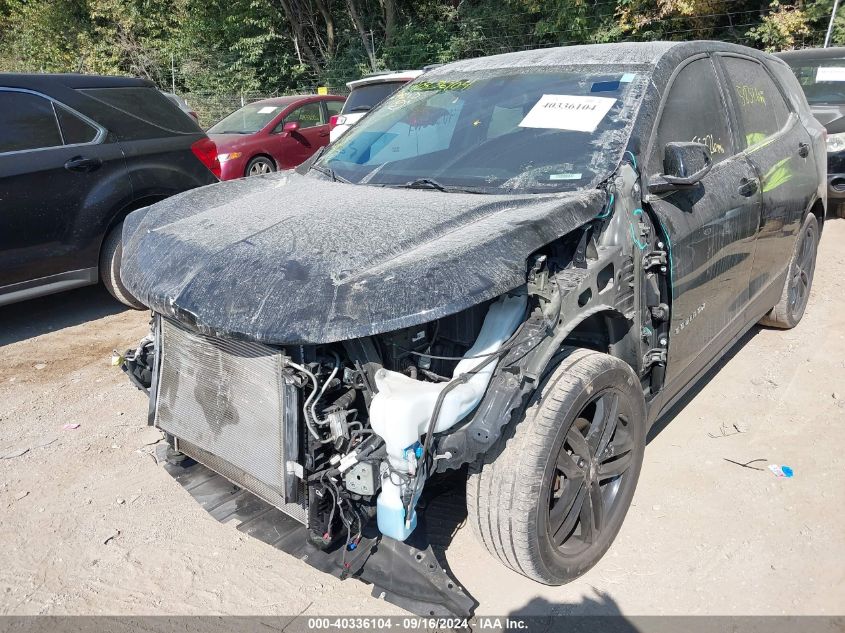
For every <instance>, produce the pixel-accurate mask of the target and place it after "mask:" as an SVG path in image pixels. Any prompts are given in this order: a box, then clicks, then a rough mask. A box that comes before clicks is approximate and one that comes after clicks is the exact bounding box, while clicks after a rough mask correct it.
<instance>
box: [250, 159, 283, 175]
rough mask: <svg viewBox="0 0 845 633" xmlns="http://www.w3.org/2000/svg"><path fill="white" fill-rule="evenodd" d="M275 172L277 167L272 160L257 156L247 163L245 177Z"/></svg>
mask: <svg viewBox="0 0 845 633" xmlns="http://www.w3.org/2000/svg"><path fill="white" fill-rule="evenodd" d="M274 171H276V165H275V163H273V161H272V160H270V159H269V158H267V157H266V156H256V157H255V158H253V159H252V160H251V161H249V163H247V166H246V170H245V171H244V176H261V175H263V174H272V173H273V172H274Z"/></svg>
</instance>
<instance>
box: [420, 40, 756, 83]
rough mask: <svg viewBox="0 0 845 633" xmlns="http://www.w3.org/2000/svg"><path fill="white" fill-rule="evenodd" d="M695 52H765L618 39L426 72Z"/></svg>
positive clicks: (626, 62) (642, 60)
mask: <svg viewBox="0 0 845 633" xmlns="http://www.w3.org/2000/svg"><path fill="white" fill-rule="evenodd" d="M670 52H673V53H676V54H678V55H679V56H680V55H694V54H696V53H709V52H736V53H742V54H745V55H751V56H754V57H757V58H758V59H764V58H766V57H769V58H770V56H769V55H768V54H766V53H762V52H760V51H757V50H754V49H752V48H748V47H747V46H739V45H737V44H730V43H727V42H718V41H714V40H693V41H688V42H664V41H656V42H619V43H612V44H581V45H577V46H559V47H554V48H541V49H535V50H526V51H518V52H515V53H502V54H500V55H492V56H490V57H476V58H472V59H465V60H461V61H457V62H451V63H448V64H443V65H442V66H438V67H437V68H433V69H432V70H430V71H429V72H427V73H426V77H427V76H429V75H431V76H432V77H437V76H438V75H441V74H447V73H450V74H451V73H453V72H454V71H479V70H480V71H483V70H494V69H502V68H509V67H511V68H532V67H549V66H552V67H553V66H590V65H601V66H616V65H618V66H623V67H624V66H628V67H630V66H651V67H654V66H657V64H658V62H660V60H661V59H662V58H663V57H666V56H667V54H668V53H670Z"/></svg>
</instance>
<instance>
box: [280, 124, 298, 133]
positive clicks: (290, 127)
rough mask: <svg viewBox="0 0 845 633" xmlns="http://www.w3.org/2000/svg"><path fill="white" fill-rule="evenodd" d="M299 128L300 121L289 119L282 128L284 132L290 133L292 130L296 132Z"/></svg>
mask: <svg viewBox="0 0 845 633" xmlns="http://www.w3.org/2000/svg"><path fill="white" fill-rule="evenodd" d="M298 129H299V121H288V122H287V123H285V126H284V127H283V128H282V132H287V133H288V134H290V133H291V132H296V131H297V130H298Z"/></svg>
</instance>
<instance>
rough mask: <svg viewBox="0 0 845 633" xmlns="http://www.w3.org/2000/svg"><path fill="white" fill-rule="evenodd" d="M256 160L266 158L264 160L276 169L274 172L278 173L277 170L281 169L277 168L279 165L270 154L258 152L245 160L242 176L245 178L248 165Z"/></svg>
mask: <svg viewBox="0 0 845 633" xmlns="http://www.w3.org/2000/svg"><path fill="white" fill-rule="evenodd" d="M256 158H266V159H267V160H269V161H270V162H271V163H273V166H274V167H275V168H276V171H279V170H280V169H281V168H280V167H279V163H278V161H277V160H276V159H275V158H273V157H272V156H271V155H270V154H268V153H267V152H258V153H256V154H253V155H252V156H250V157H249V158H248V159H247V161H246V166H244V176H246V175H247V172H248V171H249V164H250V163H251V162H252V161H254V160H255V159H256Z"/></svg>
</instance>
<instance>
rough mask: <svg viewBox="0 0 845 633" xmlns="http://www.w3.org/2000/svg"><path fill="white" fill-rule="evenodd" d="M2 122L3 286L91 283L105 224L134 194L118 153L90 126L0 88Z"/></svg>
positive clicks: (37, 98) (47, 103)
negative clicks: (119, 205) (61, 280)
mask: <svg viewBox="0 0 845 633" xmlns="http://www.w3.org/2000/svg"><path fill="white" fill-rule="evenodd" d="M0 121H3V126H2V130H0V287H5V289H4V290H5V293H9V292H16V291H21V292H23V291H25V290H26V289H27V288H28V287H29V286H31V285H43V284H45V283H50V282H56V281H58V280H56V279H45V278H51V277H54V276H56V275H62V276H63V277H66V278H67V279H66V281H70V282H73V280H76V281H77V282H80V283H85V282H93V281H96V266H97V259H98V253H99V247H100V239H101V238H102V226H103V223H104V222H107V221H108V218H109V217H110V215H109V214H110V212H112V211H113V210H114V207H115V206H116V205H118V204H120V203H121V202H123V201H125V200H126V199H128V198H129V196H130V195H131V188H130V185H129V181H128V179H127V178H126V168H125V164H124V160H123V155H122V153H121V151H120V148H119V147H118V145H117V144H115V143H108V142H105V141H106V136H107V132H106V130H104V129H103V128H102V127H100V126H99V125H97V124H96V123H95V122H93V121H91V120H90V119H87V118H86V117H84V116H82V115H81V114H79V113H77V112H74V111H72V110H70V109H69V108H67V107H65V106H63V105H62V104H60V103H58V102H55V101H53V100H51V99H50V98H48V97H46V96H44V95H41V94H36V93H33V92H29V91H25V90H19V89H9V88H3V87H0ZM33 280H40V281H38V282H37V284H33V283H27V282H32V281H33ZM77 285H79V284H77ZM10 286H11V287H10ZM0 292H3V291H0ZM0 302H2V297H0Z"/></svg>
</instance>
